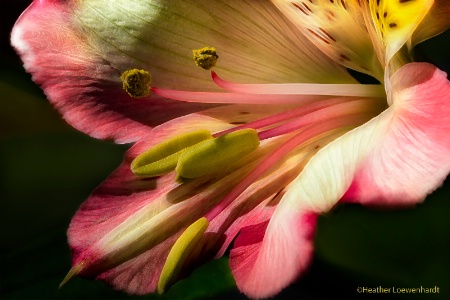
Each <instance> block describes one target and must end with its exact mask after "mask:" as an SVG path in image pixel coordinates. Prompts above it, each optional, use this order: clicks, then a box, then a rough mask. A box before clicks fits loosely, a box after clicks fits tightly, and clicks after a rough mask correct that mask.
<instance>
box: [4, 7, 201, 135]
mask: <svg viewBox="0 0 450 300" xmlns="http://www.w3.org/2000/svg"><path fill="white" fill-rule="evenodd" d="M73 6H74V4H73V3H72V2H69V1H64V2H61V1H34V2H33V3H32V4H31V5H30V6H29V7H28V9H27V10H26V11H25V12H24V13H23V14H22V16H21V17H20V18H19V20H18V21H17V23H16V25H15V26H14V29H13V32H12V37H11V42H12V44H13V46H14V47H15V48H16V49H17V51H18V52H19V54H20V55H21V57H22V60H23V61H24V66H25V68H26V69H27V71H28V72H30V73H31V74H32V75H33V80H34V81H35V82H36V83H38V84H39V85H41V86H42V88H43V89H44V91H45V93H46V95H47V96H48V98H49V100H50V102H52V104H54V105H55V107H56V108H57V109H58V110H59V111H60V112H61V113H62V114H63V116H64V118H65V119H66V121H67V122H68V123H69V124H71V125H72V126H74V127H75V128H77V129H78V130H80V131H83V132H85V133H87V134H89V135H91V136H93V137H96V138H101V139H113V140H115V141H116V142H119V143H128V142H134V141H136V140H138V139H139V138H140V137H142V136H143V135H146V134H148V132H149V130H150V129H151V127H153V126H155V125H157V124H160V123H163V122H165V121H167V120H170V119H172V118H175V117H178V116H180V115H183V114H186V113H189V112H194V111H197V110H200V109H205V108H207V107H208V106H206V105H203V104H195V105H192V104H190V105H188V104H186V103H180V102H178V101H172V100H168V99H164V98H161V97H158V96H156V95H150V96H149V97H147V98H142V99H138V100H137V99H134V98H131V97H130V96H128V94H127V93H126V92H125V91H123V90H122V84H121V82H120V74H121V73H120V72H119V70H117V69H115V68H114V67H113V66H112V65H111V64H110V62H108V61H107V60H105V59H104V58H102V57H101V56H100V55H99V54H98V53H97V52H96V51H97V50H96V49H93V48H92V47H91V45H89V43H88V41H87V40H86V38H85V37H84V36H83V35H82V34H81V32H80V29H77V27H76V24H75V21H74V12H73V11H74V9H75V8H74V7H73ZM55 28H58V30H55Z"/></svg>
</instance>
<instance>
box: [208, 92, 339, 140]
mask: <svg viewBox="0 0 450 300" xmlns="http://www.w3.org/2000/svg"><path fill="white" fill-rule="evenodd" d="M344 102H348V99H347V98H331V99H328V100H323V101H317V102H313V103H311V104H308V105H304V106H300V107H298V108H294V109H291V110H288V111H285V112H282V113H279V114H276V115H272V116H269V117H266V118H263V119H259V120H256V121H253V122H249V123H246V124H242V125H239V126H236V127H232V128H229V129H226V130H224V131H220V132H217V133H215V134H213V137H218V136H221V135H224V134H227V133H230V132H233V131H236V130H241V129H244V128H253V129H259V128H263V127H267V126H271V125H275V124H278V123H281V122H285V121H287V120H289V119H292V118H296V117H300V116H303V115H306V114H308V113H311V112H313V111H316V110H319V109H322V108H326V107H331V106H333V105H336V104H339V103H344Z"/></svg>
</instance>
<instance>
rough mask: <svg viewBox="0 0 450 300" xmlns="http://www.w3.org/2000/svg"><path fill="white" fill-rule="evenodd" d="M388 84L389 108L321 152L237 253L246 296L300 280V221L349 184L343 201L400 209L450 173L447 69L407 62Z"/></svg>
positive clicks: (307, 246) (306, 250)
mask: <svg viewBox="0 0 450 300" xmlns="http://www.w3.org/2000/svg"><path fill="white" fill-rule="evenodd" d="M392 86H393V89H394V91H395V92H394V96H393V98H394V105H392V106H391V107H389V108H388V109H387V110H386V111H384V112H383V113H382V114H381V115H379V116H378V117H375V118H373V119H372V120H370V121H369V122H367V123H366V124H364V125H362V126H360V127H358V128H356V129H354V130H352V131H350V132H348V133H346V134H345V135H343V136H341V137H340V138H337V139H336V140H335V141H333V142H331V143H330V144H328V145H327V146H326V147H325V148H323V149H322V150H320V151H319V152H318V153H317V154H316V155H315V156H314V157H313V158H312V159H311V160H310V161H309V162H308V163H307V165H306V166H305V168H304V169H303V171H302V173H300V175H299V176H298V177H297V178H296V179H295V180H294V181H293V182H292V183H291V186H290V188H289V190H288V191H287V192H286V194H285V195H284V197H283V198H282V200H281V201H280V204H279V205H278V207H277V209H276V211H275V213H274V214H273V216H272V219H271V220H270V222H269V224H268V226H267V229H266V231H265V236H264V238H263V240H262V242H260V238H259V239H258V238H255V239H256V242H255V243H250V244H251V245H250V244H249V245H248V247H251V248H252V249H253V251H255V252H254V253H253V254H252V255H251V256H248V257H243V258H240V256H242V253H241V252H240V251H239V250H237V252H236V257H237V259H238V260H241V261H243V262H241V263H237V264H236V265H237V266H238V265H239V264H243V267H242V270H240V269H237V271H233V272H234V273H235V275H236V280H237V284H238V286H239V287H240V288H241V290H242V291H243V292H244V293H246V294H247V295H249V296H252V297H257V298H259V297H267V296H271V295H273V294H275V293H277V292H278V291H280V290H281V289H282V288H284V287H286V286H287V285H288V284H290V283H291V282H292V281H294V280H295V279H296V278H297V277H298V275H299V274H300V272H301V271H302V270H304V268H305V265H307V264H308V262H309V260H310V255H311V247H312V245H311V237H310V234H311V233H312V232H313V228H314V225H313V224H312V222H306V221H305V218H306V220H310V219H308V217H307V216H311V215H315V214H318V213H323V212H326V211H329V210H330V209H331V208H332V207H333V206H334V205H335V204H336V203H337V202H338V201H339V199H341V197H342V196H343V195H344V194H345V192H346V191H347V189H348V188H349V187H350V186H351V188H350V191H349V192H348V193H347V195H346V198H350V199H352V200H353V201H358V202H361V203H364V204H379V205H396V206H398V205H406V204H413V203H417V202H420V201H422V200H423V199H424V198H425V197H426V195H427V194H428V193H430V192H432V191H433V190H434V189H435V188H437V187H438V186H439V185H440V184H441V183H442V182H443V180H444V178H445V176H447V174H448V173H449V171H450V160H449V159H448V158H449V157H450V137H449V135H448V132H450V122H449V119H448V118H449V116H450V98H449V97H450V83H449V82H448V80H447V79H446V74H445V73H444V72H442V71H439V70H438V69H436V68H435V67H434V66H432V65H429V64H426V63H413V64H408V65H406V66H404V67H403V68H401V69H400V70H399V71H398V72H397V73H396V74H395V75H394V76H393V78H392ZM352 182H353V184H352ZM260 226H261V227H260V228H259V229H258V230H257V232H256V233H255V234H256V236H257V237H258V236H260V235H261V232H262V231H263V230H264V229H263V228H262V225H260ZM251 236H252V234H250V233H247V238H250V237H251ZM238 246H239V245H238ZM244 246H246V245H244ZM236 268H237V267H236ZM246 274H251V275H250V276H247V275H246Z"/></svg>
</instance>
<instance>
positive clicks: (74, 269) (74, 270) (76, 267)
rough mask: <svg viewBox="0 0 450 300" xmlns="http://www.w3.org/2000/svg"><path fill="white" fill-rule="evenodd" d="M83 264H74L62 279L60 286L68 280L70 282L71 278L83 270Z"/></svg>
mask: <svg viewBox="0 0 450 300" xmlns="http://www.w3.org/2000/svg"><path fill="white" fill-rule="evenodd" d="M83 267H84V266H83V264H77V265H74V266H73V267H72V268H71V269H70V270H69V272H68V273H67V275H66V277H64V279H63V280H62V281H61V283H60V284H59V286H58V288H59V289H60V288H62V287H63V286H64V285H65V284H66V283H67V282H69V280H70V279H72V278H73V277H75V276H77V275H78V274H80V273H81V271H82V270H83Z"/></svg>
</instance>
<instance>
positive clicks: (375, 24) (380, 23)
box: [364, 0, 434, 66]
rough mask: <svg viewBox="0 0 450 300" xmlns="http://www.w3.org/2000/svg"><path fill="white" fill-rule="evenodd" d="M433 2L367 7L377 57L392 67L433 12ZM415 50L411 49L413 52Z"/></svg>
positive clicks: (398, 0)
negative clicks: (420, 25) (413, 35)
mask: <svg viewBox="0 0 450 300" xmlns="http://www.w3.org/2000/svg"><path fill="white" fill-rule="evenodd" d="M433 2H434V1H433V0H371V1H368V3H367V2H364V3H365V5H364V6H365V9H364V12H365V17H366V22H367V23H368V29H369V32H370V34H371V37H372V40H373V43H374V47H375V50H376V52H377V55H378V57H379V59H380V61H382V62H383V63H384V65H385V66H388V64H389V63H390V61H391V59H392V58H393V57H394V56H395V55H396V54H397V52H398V51H399V50H400V49H401V48H402V47H403V46H404V45H405V44H406V45H407V48H410V45H411V36H412V34H413V33H414V31H415V30H416V29H417V27H418V26H419V24H420V22H422V20H423V19H424V17H425V16H426V15H427V13H428V12H429V10H430V8H431V6H432V5H433ZM410 50H411V49H407V52H408V54H409V51H410Z"/></svg>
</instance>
